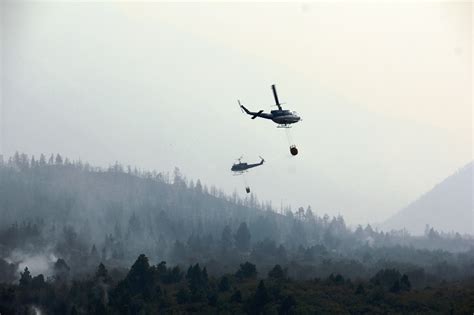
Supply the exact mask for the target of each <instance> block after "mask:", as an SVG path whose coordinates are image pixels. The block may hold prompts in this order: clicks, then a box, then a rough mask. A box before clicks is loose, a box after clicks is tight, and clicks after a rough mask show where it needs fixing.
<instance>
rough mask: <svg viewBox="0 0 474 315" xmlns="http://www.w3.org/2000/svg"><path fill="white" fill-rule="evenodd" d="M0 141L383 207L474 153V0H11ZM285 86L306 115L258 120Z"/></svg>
mask: <svg viewBox="0 0 474 315" xmlns="http://www.w3.org/2000/svg"><path fill="white" fill-rule="evenodd" d="M1 3H2V4H1V6H0V9H1V11H2V12H1V16H0V19H1V25H0V27H1V31H2V32H1V36H2V37H1V41H0V44H1V54H2V64H1V66H2V68H1V75H2V81H1V82H2V83H1V87H2V91H1V92H2V98H1V100H2V102H1V106H2V117H1V132H2V135H1V142H2V143H1V149H2V151H3V153H4V154H5V155H7V156H8V155H11V154H13V153H14V152H15V151H17V150H18V151H22V152H26V153H28V154H35V155H39V153H41V152H45V153H52V152H60V153H62V154H64V155H66V156H69V157H70V158H73V159H77V158H81V159H82V160H87V161H89V162H91V163H92V164H96V165H102V166H107V165H109V164H112V163H114V162H115V161H116V160H118V161H120V162H122V163H123V164H125V165H127V164H131V165H137V166H139V167H141V168H146V169H156V170H158V171H172V169H173V168H174V166H178V167H179V168H180V169H181V170H182V172H183V173H184V174H186V175H187V176H188V177H189V178H193V179H197V178H200V179H201V180H202V181H203V182H204V183H206V184H208V185H212V184H214V185H216V186H218V187H221V188H223V189H224V190H225V191H226V192H229V193H232V192H233V191H234V190H237V191H238V192H239V193H240V194H241V195H242V194H244V183H243V179H242V178H241V177H236V176H232V175H231V174H230V170H229V169H230V166H231V165H232V163H233V162H234V161H235V159H236V158H237V157H239V156H240V155H244V156H245V157H246V158H247V159H248V161H249V162H253V161H257V160H258V156H259V155H262V156H263V157H265V159H266V161H267V163H266V164H265V165H264V166H262V167H261V168H258V169H255V170H254V171H252V172H249V173H248V175H247V180H248V182H249V184H250V186H251V188H252V190H253V191H254V192H255V193H256V194H257V196H258V197H259V199H261V200H272V202H273V205H274V206H276V207H277V208H279V207H280V204H284V205H286V204H291V205H292V206H293V207H294V208H297V207H299V206H305V207H306V206H307V205H308V204H311V205H312V207H313V209H314V210H315V211H316V212H317V213H318V214H321V213H324V212H327V213H329V214H331V215H335V214H338V213H341V214H342V215H344V217H345V218H346V219H347V221H348V222H349V223H352V224H356V223H365V222H377V221H380V220H384V219H385V218H387V217H388V216H390V215H391V214H393V213H394V212H396V211H397V210H399V209H400V208H402V207H403V206H405V205H406V204H407V203H409V202H411V201H412V200H413V199H414V198H416V197H418V196H419V195H420V194H422V193H424V192H426V191H427V190H429V189H431V188H432V187H433V185H435V184H436V183H437V182H439V181H440V180H442V179H444V178H445V177H447V176H448V175H450V174H451V173H453V172H454V171H456V170H457V169H458V168H460V167H462V166H463V165H465V164H466V163H468V162H469V161H470V160H472V158H473V154H472V147H473V133H472V120H473V112H472V69H473V66H472V12H473V9H472V3H471V2H470V1H468V2H433V3H430V2H417V3H408V2H403V3H394V2H383V3H382V2H381V3H377V2H350V3H349V2H337V3H329V2H316V3H305V4H302V3H299V4H298V3H292V4H289V3H278V4H272V3H264V4H252V3H245V4H217V3H208V4H198V3H195V4H171V3H148V2H143V3H126V2H112V1H110V2H97V3H93V2H89V3H85V2H81V3H79V2H62V3H61V2H29V3H27V2H18V1H15V2H8V1H3V2H1ZM271 84H276V85H277V89H278V92H279V96H280V100H281V101H282V102H284V103H286V104H285V105H284V106H285V107H286V108H289V109H292V110H296V111H297V112H298V113H299V114H300V115H301V116H302V117H303V121H302V122H301V123H299V124H297V125H296V126H295V127H294V128H292V129H291V131H290V133H291V135H292V137H293V139H294V141H295V143H296V145H297V146H298V148H299V150H300V155H298V156H297V157H291V156H290V154H289V150H288V141H287V138H286V135H285V131H284V130H282V129H277V128H275V125H274V124H273V123H272V122H270V121H266V120H259V119H255V120H251V119H250V118H249V117H248V116H245V115H243V114H242V113H241V112H240V110H239V108H238V106H237V99H240V100H241V101H242V102H243V103H244V104H246V105H248V107H249V108H251V109H254V110H260V109H264V110H266V111H268V110H271V109H273V107H271V106H270V105H272V104H273V97H272V94H271V89H270V86H271Z"/></svg>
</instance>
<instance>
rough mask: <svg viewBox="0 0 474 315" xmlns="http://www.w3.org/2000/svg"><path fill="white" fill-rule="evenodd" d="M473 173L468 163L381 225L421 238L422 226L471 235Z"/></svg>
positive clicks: (473, 166)
mask: <svg viewBox="0 0 474 315" xmlns="http://www.w3.org/2000/svg"><path fill="white" fill-rule="evenodd" d="M473 171H474V163H473V162H471V163H469V164H467V165H466V166H464V167H463V168H461V169H460V170H459V171H458V172H456V173H455V174H453V175H451V176H449V177H448V178H446V179H445V180H443V181H442V182H441V183H439V184H438V185H436V186H435V187H434V188H433V189H432V190H430V191H429V192H427V193H426V194H424V195H422V196H421V197H420V198H419V199H418V200H416V201H414V202H412V203H411V204H409V205H408V206H407V207H405V208H404V209H402V210H401V211H400V212H398V213H397V214H395V215H394V216H393V217H391V218H390V219H388V220H387V221H386V222H385V223H384V224H383V225H382V228H384V229H401V228H406V229H407V230H408V231H409V232H411V233H416V234H421V233H423V232H424V230H425V227H426V224H428V225H430V226H432V227H434V228H435V229H437V230H442V231H446V232H450V231H455V232H459V233H469V234H474V221H473V220H474V219H473V185H472V181H473Z"/></svg>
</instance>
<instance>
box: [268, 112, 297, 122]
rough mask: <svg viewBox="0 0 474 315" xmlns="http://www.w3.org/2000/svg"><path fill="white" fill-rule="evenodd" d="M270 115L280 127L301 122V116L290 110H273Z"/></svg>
mask: <svg viewBox="0 0 474 315" xmlns="http://www.w3.org/2000/svg"><path fill="white" fill-rule="evenodd" d="M270 113H271V115H272V118H271V120H273V122H275V123H277V124H279V125H289V124H294V123H297V122H298V121H300V120H301V117H300V116H298V115H297V114H296V113H295V112H291V111H289V110H272V111H271V112H270Z"/></svg>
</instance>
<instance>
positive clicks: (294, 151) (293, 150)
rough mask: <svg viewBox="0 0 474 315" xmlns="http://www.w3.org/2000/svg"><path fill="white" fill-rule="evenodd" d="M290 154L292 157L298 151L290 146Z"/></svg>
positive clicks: (293, 146)
mask: <svg viewBox="0 0 474 315" xmlns="http://www.w3.org/2000/svg"><path fill="white" fill-rule="evenodd" d="M290 153H291V155H293V156H294V155H297V154H298V149H297V148H296V146H295V145H292V146H290Z"/></svg>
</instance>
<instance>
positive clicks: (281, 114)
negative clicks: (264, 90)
mask: <svg viewBox="0 0 474 315" xmlns="http://www.w3.org/2000/svg"><path fill="white" fill-rule="evenodd" d="M272 90H273V97H274V98H275V105H276V106H277V107H278V109H277V110H272V111H270V113H264V112H263V110H259V111H258V112H251V111H249V110H248V109H247V108H246V107H245V106H244V105H242V104H241V103H240V100H238V103H239V106H240V108H241V109H242V111H243V112H245V113H246V114H248V115H250V116H252V119H255V118H257V117H260V118H264V119H271V120H272V121H273V122H274V123H276V124H278V128H290V125H291V124H294V123H297V122H298V121H300V120H301V117H300V116H298V114H297V113H296V112H293V111H290V110H288V109H282V108H281V104H280V101H279V100H278V95H277V92H276V88H275V84H273V85H272Z"/></svg>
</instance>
